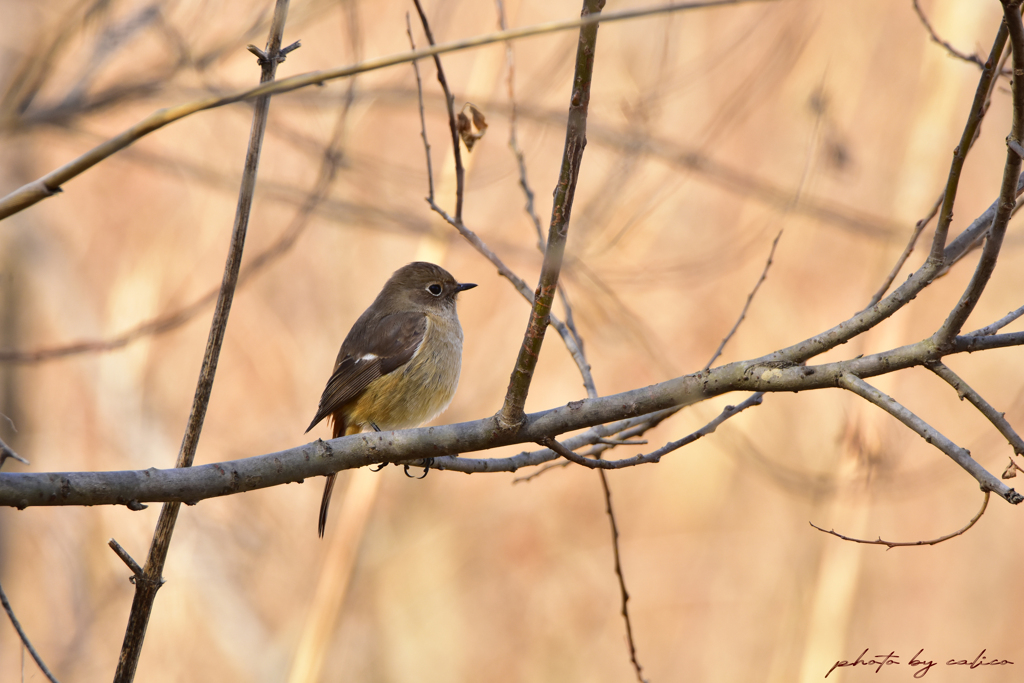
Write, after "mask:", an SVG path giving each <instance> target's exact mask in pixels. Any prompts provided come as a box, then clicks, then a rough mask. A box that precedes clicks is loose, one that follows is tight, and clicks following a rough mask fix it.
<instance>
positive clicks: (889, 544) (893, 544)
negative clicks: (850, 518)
mask: <svg viewBox="0 0 1024 683" xmlns="http://www.w3.org/2000/svg"><path fill="white" fill-rule="evenodd" d="M991 494H992V492H991V491H988V490H986V491H985V499H984V500H983V501H982V502H981V509H980V510H978V514H976V515H974V517H972V518H971V521H969V522H967V524H966V525H965V526H962V527H960V528H959V529H957V530H956V531H954V532H953V533H951V534H946V535H945V536H939V537H938V538H933V539H932V540H930V541H885V540H882V537H881V536H879V537H878V539H877V540H875V541H869V540H867V539H863V538H853V537H852V536H844V535H842V534H840V533H838V532H836V531H835V530H833V529H828V530H826V529H822V528H821V527H820V526H818V525H817V524H815V523H814V522H808V524H810V525H811V526H813V527H814V528H815V529H817V530H818V531H822V532H824V533H826V534H831V535H833V536H835V537H837V538H841V539H843V540H844V541H852V542H853V543H864V544H867V545H884V546H887V548H886V549H887V550H892V549H893V548H908V547H912V546H920V545H936V544H938V543H942V542H943V541H948V540H949V539H951V538H956V537H957V536H959V535H961V534H963V533H964V532H966V531H967V530H968V529H970V528H971V527H972V526H974V525H975V524H977V523H978V520H979V519H981V516H982V515H983V514H985V508H987V507H988V499H989V496H990V495H991Z"/></svg>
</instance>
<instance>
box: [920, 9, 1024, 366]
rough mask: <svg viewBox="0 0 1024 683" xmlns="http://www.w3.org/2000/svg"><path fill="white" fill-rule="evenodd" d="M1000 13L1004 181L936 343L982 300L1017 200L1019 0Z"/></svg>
mask: <svg viewBox="0 0 1024 683" xmlns="http://www.w3.org/2000/svg"><path fill="white" fill-rule="evenodd" d="M1003 16H1004V18H1005V19H1004V21H1003V24H1002V26H1001V27H1000V33H1002V32H1003V31H1008V33H1009V37H1010V45H1011V50H1012V54H1013V83H1012V86H1011V89H1012V92H1013V123H1012V124H1011V126H1010V135H1009V136H1007V138H1006V146H1007V150H1006V164H1005V165H1004V167H1003V182H1002V185H1001V187H1000V189H999V203H998V206H997V207H996V215H995V218H993V219H992V227H991V228H990V229H989V232H988V237H987V239H986V240H985V246H984V248H983V249H982V251H981V258H980V259H978V266H977V268H975V270H974V275H973V276H972V277H971V282H970V284H968V285H967V289H966V290H965V291H964V293H963V295H962V296H961V297H960V301H958V302H957V304H956V306H954V307H953V310H952V311H951V312H950V314H949V317H947V318H946V321H945V322H944V323H942V327H940V328H939V330H938V332H936V333H935V336H934V339H935V342H936V344H938V345H939V346H943V345H945V344H948V343H949V342H950V341H952V340H953V337H955V336H956V335H957V334H959V332H960V329H961V328H962V327H963V326H964V323H965V322H967V318H968V316H970V315H971V312H972V311H973V310H974V307H975V306H977V304H978V301H979V300H980V299H981V294H982V292H983V291H984V290H985V286H986V285H987V284H988V281H989V278H990V277H991V276H992V271H993V270H995V267H996V260H997V259H998V258H999V250H1000V249H1001V248H1002V246H1003V237H1004V236H1005V235H1006V226H1007V224H1008V223H1009V222H1010V216H1011V214H1012V213H1013V209H1014V207H1015V206H1016V203H1017V178H1018V176H1020V169H1021V159H1022V157H1024V148H1022V146H1021V142H1022V141H1024V23H1022V21H1021V16H1020V0H1003ZM990 67H991V70H992V71H994V70H995V65H994V62H993V60H992V58H991V57H990V58H989V61H988V62H986V63H985V69H986V72H985V73H986V74H988V72H989V70H990ZM972 115H973V112H972ZM929 258H931V257H929Z"/></svg>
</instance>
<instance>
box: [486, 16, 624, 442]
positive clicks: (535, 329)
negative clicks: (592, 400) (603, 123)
mask: <svg viewBox="0 0 1024 683" xmlns="http://www.w3.org/2000/svg"><path fill="white" fill-rule="evenodd" d="M603 8H604V0H584V3H583V12H582V15H583V16H584V17H586V16H588V15H592V14H597V13H599V12H600V11H601V10H602V9H603ZM597 26H598V25H597V24H596V23H594V24H590V25H587V26H583V27H581V28H580V38H579V46H578V47H577V50H576V71H575V76H574V77H573V86H572V96H571V98H570V104H569V121H568V125H567V126H566V130H565V149H564V151H563V152H562V167H561V170H560V171H559V174H558V184H557V185H556V186H555V198H554V205H553V206H552V208H551V226H550V228H549V229H548V244H547V250H546V251H545V253H544V264H543V265H542V266H541V273H540V282H539V283H538V285H537V292H536V295H535V296H534V302H533V308H532V309H531V310H530V320H529V323H527V326H526V334H525V335H523V345H522V347H521V348H520V349H519V357H518V359H516V365H515V368H513V370H512V376H511V378H510V379H509V384H508V392H507V393H506V395H505V404H504V405H503V406H502V408H501V412H499V413H498V423H499V424H500V425H501V426H502V427H503V428H505V429H516V428H518V427H519V425H520V424H522V422H523V417H524V415H525V412H524V406H525V405H526V396H527V394H529V392H530V382H531V380H532V379H533V371H534V369H535V368H536V367H537V358H538V357H539V355H540V347H541V345H542V344H543V343H544V332H545V331H546V329H547V326H548V316H549V315H550V313H551V302H552V300H553V299H554V296H555V291H556V289H557V287H558V275H559V272H560V271H561V268H562V257H563V255H564V254H565V241H566V238H567V237H568V234H569V216H570V213H571V212H572V201H573V197H574V196H575V194H576V181H577V179H578V178H579V173H580V162H581V161H582V159H583V148H584V147H586V144H587V111H588V108H589V106H590V82H591V79H592V77H593V74H594V52H595V50H596V47H597Z"/></svg>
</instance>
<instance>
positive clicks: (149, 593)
mask: <svg viewBox="0 0 1024 683" xmlns="http://www.w3.org/2000/svg"><path fill="white" fill-rule="evenodd" d="M287 17H288V0H277V3H276V5H275V8H274V20H273V23H272V25H271V28H270V37H269V38H268V39H267V50H266V53H264V52H263V51H261V50H259V49H258V48H257V49H253V51H254V52H255V53H257V56H258V58H259V63H260V66H261V75H260V81H261V82H264V83H266V82H269V81H272V80H274V74H275V73H276V72H277V65H278V63H279V61H280V60H281V59H282V54H281V39H282V35H283V34H284V24H285V21H286V19H287ZM269 112H270V97H269V96H264V97H261V98H259V99H258V100H257V101H256V103H255V107H254V111H253V122H252V130H251V132H250V135H249V148H248V150H247V152H246V157H245V169H244V171H243V174H242V187H241V189H240V191H239V197H238V207H237V209H236V212H235V223H234V228H233V229H232V233H231V246H230V248H229V250H228V257H227V263H226V264H225V265H224V279H223V282H222V283H221V288H220V295H219V297H218V299H217V307H216V309H215V310H214V313H213V320H212V321H211V323H210V335H209V338H208V340H207V343H206V352H205V354H204V356H203V365H202V369H201V370H200V373H199V381H198V383H197V385H196V394H195V398H194V399H193V403H192V411H191V413H190V414H189V419H188V425H187V426H186V428H185V435H184V437H183V438H182V443H181V450H180V451H179V452H178V461H177V464H176V467H177V468H179V469H183V468H188V467H191V465H192V461H193V460H194V458H195V454H196V448H197V447H198V445H199V435H200V434H201V432H202V429H203V421H204V419H205V417H206V409H207V406H208V405H209V402H210V394H211V392H212V391H213V380H214V377H215V375H216V373H217V360H218V358H219V357H220V349H221V344H222V343H223V341H224V332H225V330H226V328H227V322H228V315H229V313H230V312H231V303H232V300H233V299H234V294H235V287H236V286H237V284H238V271H239V267H240V266H241V263H242V250H243V247H244V246H245V235H246V230H247V228H248V225H249V212H250V210H251V209H252V199H253V193H254V191H255V187H256V173H257V169H258V168H259V161H260V150H261V147H262V145H263V134H264V132H265V130H266V126H267V116H268V114H269ZM180 507H181V503H178V502H169V503H166V504H165V505H164V506H163V507H162V508H161V509H160V518H159V520H158V521H157V527H156V531H155V532H154V533H153V541H152V544H151V545H150V548H149V556H148V557H147V559H146V566H145V569H144V575H143V576H142V577H137V580H136V582H135V599H134V601H133V602H132V611H131V614H130V615H129V617H128V626H127V627H126V628H125V634H124V643H123V644H122V646H121V655H120V657H119V658H118V662H117V671H116V673H115V674H114V682H115V683H131V681H133V680H134V678H135V671H136V669H137V667H138V664H139V657H140V656H141V654H142V645H143V641H144V640H145V637H146V627H147V626H148V625H149V617H150V614H152V611H153V602H154V601H155V600H156V593H157V590H158V589H159V588H160V585H161V584H162V582H163V578H162V575H163V568H164V564H165V562H166V561H167V552H168V550H169V548H170V544H171V536H172V534H173V533H174V525H175V523H176V522H177V519H178V510H179V509H180Z"/></svg>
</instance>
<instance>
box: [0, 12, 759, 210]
mask: <svg viewBox="0 0 1024 683" xmlns="http://www.w3.org/2000/svg"><path fill="white" fill-rule="evenodd" d="M772 1H774V0H703V1H698V2H689V3H680V4H670V5H658V6H655V7H644V8H639V9H635V10H625V11H622V12H615V13H613V14H606V15H605V14H602V15H592V16H589V17H583V18H581V19H572V20H568V21H552V22H548V23H545V24H539V25H536V26H527V27H524V28H518V29H512V30H510V31H498V32H495V33H488V34H485V35H481V36H475V37H473V38H466V39H464V40H455V41H452V42H450V43H443V44H441V45H436V46H433V47H428V48H423V49H420V50H416V51H414V52H404V53H401V54H397V55H391V56H388V57H378V58H377V59H370V60H366V61H364V62H360V63H359V64H354V65H351V66H343V67H336V68H333V69H324V70H321V71H312V72H309V73H305V74H299V75H297V76H292V77H290V78H284V79H281V80H280V81H276V82H274V83H269V84H264V85H260V86H258V87H255V88H248V89H245V90H239V91H236V92H234V93H231V94H228V95H224V96H221V97H208V98H205V99H201V100H196V101H194V102H189V103H186V104H182V105H178V106H176V107H168V108H166V109H160V110H158V111H156V112H154V113H153V114H150V115H149V116H147V117H146V118H145V119H143V120H142V121H140V122H139V123H137V124H135V125H134V126H132V127H131V128H128V129H127V130H125V131H124V132H122V133H120V134H119V135H116V136H114V137H113V138H111V139H109V140H107V141H106V142H104V143H102V144H100V145H98V146H97V147H94V148H93V149H91V150H89V151H88V152H86V153H85V154H83V155H81V156H79V157H78V158H76V159H74V160H72V161H70V162H68V163H67V164H64V165H63V166H61V167H60V168H58V169H56V170H54V171H51V172H50V173H47V174H46V175H44V176H43V177H41V178H38V179H36V180H34V181H32V182H30V183H28V184H27V185H24V186H22V187H20V188H18V189H17V190H15V191H14V192H11V193H10V194H8V195H7V196H6V197H3V198H2V199H0V220H3V219H4V218H7V217H8V216H11V215H13V214H15V213H17V212H19V211H23V210H24V209H27V208H28V207H30V206H32V205H33V204H36V203H38V202H40V201H42V200H44V199H47V198H49V197H52V196H54V195H55V194H57V193H59V192H61V186H62V185H63V184H64V183H66V182H67V181H69V180H71V179H72V178H74V177H75V176H78V175H80V174H82V173H84V172H85V171H87V170H88V169H90V168H92V167H93V166H95V165H96V164H98V163H99V162H101V161H103V160H104V159H106V158H107V157H109V156H111V155H113V154H116V153H117V152H119V151H121V150H122V149H124V148H125V147H127V146H128V145H130V144H132V143H133V142H135V141H136V140H139V139H141V138H142V137H144V136H146V135H148V134H150V133H152V132H153V131H155V130H159V129H160V128H163V127H164V126H166V125H168V124H170V123H173V122H175V121H178V120H180V119H183V118H185V117H186V116H191V115H192V114H196V113H198V112H201V111H206V110H208V109H215V108H217V107H223V106H225V105H228V104H234V103H236V102H241V101H243V100H251V99H255V98H257V97H261V96H264V95H280V94H282V93H286V92H291V91H293V90H298V89H300V88H306V87H309V86H311V85H322V84H323V83H325V82H326V81H331V80H335V79H338V78H347V77H349V76H354V75H356V74H361V73H366V72H368V71H375V70H377V69H384V68H386V67H389V66H395V65H396V64H404V63H406V62H411V61H413V60H416V59H423V58H424V57H432V56H434V55H440V54H444V53H446V52H457V51H459V50H467V49H470V48H475V47H481V46H483V45H490V44H491V43H499V42H502V41H506V40H515V39H517V38H525V37H527V36H538V35H543V34H546V33H555V32H558V31H568V30H571V29H575V28H579V27H581V26H583V27H585V26H592V25H596V24H597V23H598V22H605V23H607V22H612V21H624V20H629V19H638V18H640V17H649V16H653V15H656V14H667V13H669V12H679V11H683V10H694V9H704V8H709V7H726V6H732V5H741V4H752V3H755V2H757V3H760V2H772Z"/></svg>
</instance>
